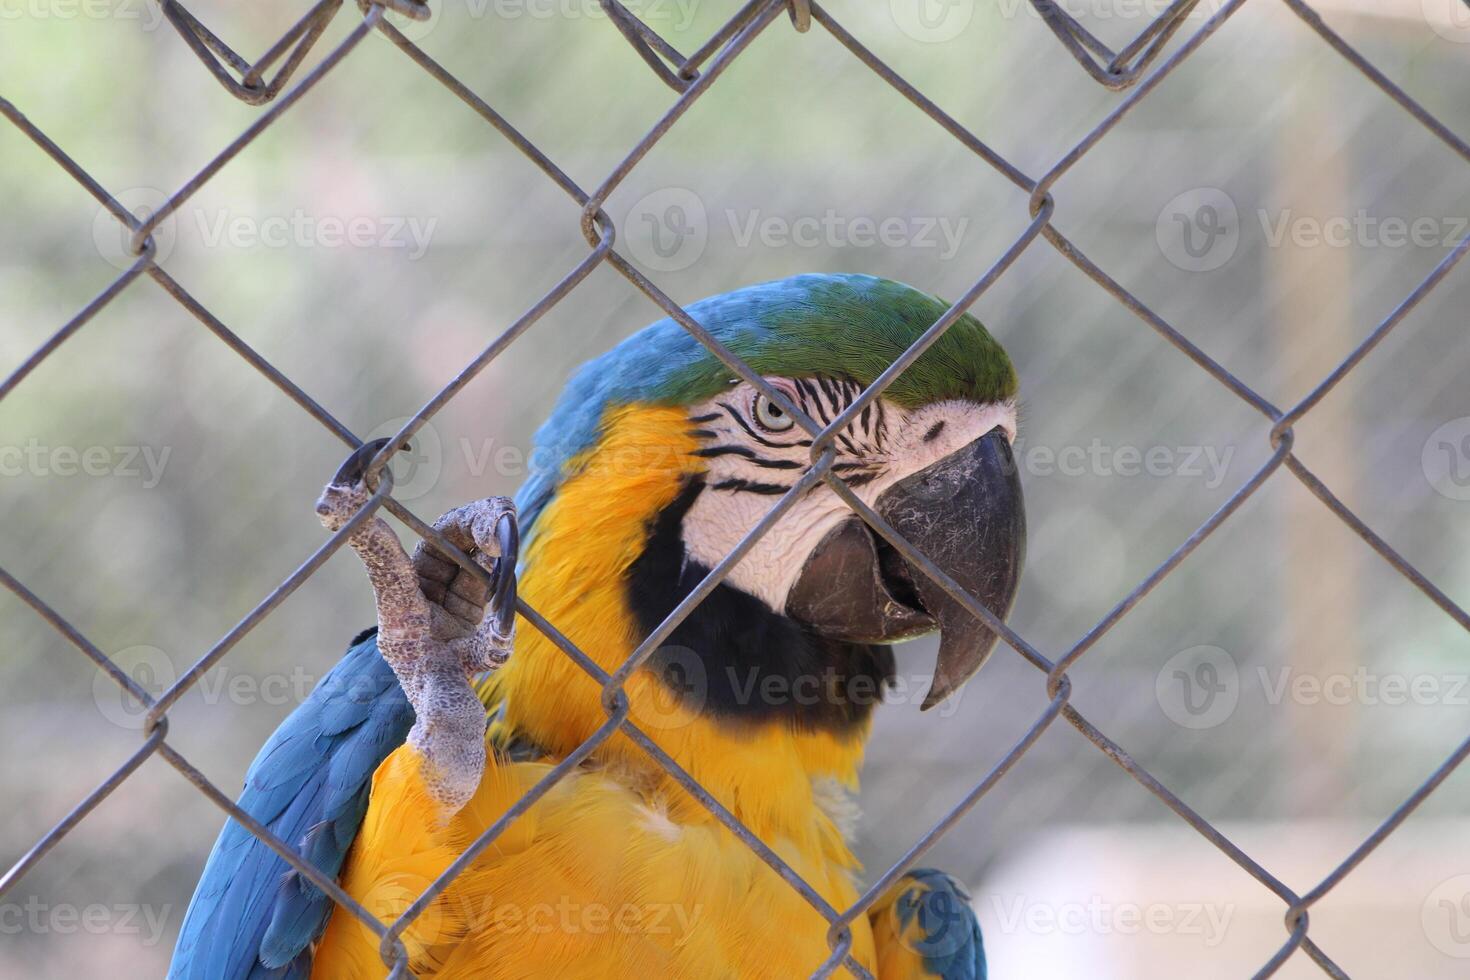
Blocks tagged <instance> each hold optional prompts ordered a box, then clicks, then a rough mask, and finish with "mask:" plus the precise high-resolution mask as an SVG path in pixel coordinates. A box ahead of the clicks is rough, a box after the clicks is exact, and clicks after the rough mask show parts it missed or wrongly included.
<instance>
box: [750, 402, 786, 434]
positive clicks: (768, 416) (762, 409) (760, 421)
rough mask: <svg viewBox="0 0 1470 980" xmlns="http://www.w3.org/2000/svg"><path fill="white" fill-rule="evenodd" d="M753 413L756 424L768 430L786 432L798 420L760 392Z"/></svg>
mask: <svg viewBox="0 0 1470 980" xmlns="http://www.w3.org/2000/svg"><path fill="white" fill-rule="evenodd" d="M752 414H754V415H755V421H756V424H757V425H759V426H760V427H761V428H762V429H765V430H766V431H767V432H785V431H786V430H788V429H790V428H791V427H792V426H793V425H795V424H796V420H795V419H793V418H792V417H791V416H790V415H787V414H786V411H785V409H783V408H782V407H781V406H780V405H777V404H776V403H775V402H773V401H771V400H770V399H769V398H767V397H766V396H765V395H762V394H759V393H757V394H756V396H755V406H754V411H753V413H752Z"/></svg>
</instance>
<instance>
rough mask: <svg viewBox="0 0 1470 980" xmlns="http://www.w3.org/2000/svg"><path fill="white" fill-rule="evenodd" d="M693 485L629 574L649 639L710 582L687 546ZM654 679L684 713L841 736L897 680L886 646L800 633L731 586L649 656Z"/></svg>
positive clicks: (861, 721)
mask: <svg viewBox="0 0 1470 980" xmlns="http://www.w3.org/2000/svg"><path fill="white" fill-rule="evenodd" d="M704 490H705V486H704V484H703V482H702V481H701V480H699V479H697V478H692V479H689V480H688V481H686V485H685V486H684V488H683V490H682V491H681V492H680V494H679V496H678V498H676V499H675V500H674V502H673V503H672V504H670V505H669V506H668V507H666V508H665V509H664V510H663V512H662V513H660V514H659V515H658V517H656V518H655V519H654V520H653V521H652V522H651V523H650V524H649V525H648V533H647V539H646V542H645V546H644V549H643V552H642V554H640V555H639V556H638V558H637V559H636V560H634V562H633V564H632V565H631V566H630V567H629V569H628V577H627V580H626V582H627V595H628V605H629V608H630V609H631V610H632V612H633V615H634V618H635V619H636V620H637V623H638V626H639V628H640V629H641V630H642V632H643V633H644V634H647V633H651V632H652V631H653V630H654V629H656V628H657V627H658V626H659V624H661V623H662V622H663V621H664V619H665V618H666V617H667V616H668V614H669V613H671V612H672V611H673V610H674V607H675V606H677V605H678V604H679V603H680V602H681V601H682V600H683V599H684V597H685V596H687V595H689V593H690V592H692V591H693V590H694V588H695V587H696V586H698V585H699V583H700V582H701V581H702V580H703V579H704V577H705V576H706V575H708V574H709V569H708V568H706V567H704V566H703V565H701V564H700V563H699V562H697V561H694V560H693V559H691V558H690V557H689V555H688V552H687V551H686V549H685V547H684V539H683V524H684V518H685V516H686V515H687V514H688V512H689V508H690V507H692V506H693V504H694V501H695V500H696V499H697V498H698V497H699V495H700V493H702V492H704ZM642 669H644V670H650V671H653V672H654V674H655V676H657V677H658V678H659V679H660V680H661V681H663V682H664V683H665V684H666V685H667V687H668V689H669V690H670V691H671V692H672V693H673V694H674V696H675V697H677V698H678V699H679V700H680V701H681V702H682V703H683V704H685V705H686V706H688V707H689V708H691V709H692V710H694V711H697V712H699V713H701V714H703V715H706V716H711V717H714V718H717V719H720V720H722V721H728V722H730V723H732V724H755V725H764V724H783V725H787V726H789V727H790V728H792V729H795V730H799V731H812V732H828V733H833V734H838V735H842V734H847V733H850V732H853V731H855V730H857V729H860V728H861V727H863V726H864V725H866V724H867V721H868V718H869V716H870V715H871V714H872V710H873V707H874V706H875V705H876V704H878V703H879V702H880V701H881V700H882V698H883V692H884V691H885V690H886V689H887V687H888V685H889V684H890V683H891V681H892V679H893V675H894V660H893V652H892V650H890V649H889V648H888V647H886V646H868V645H864V644H851V643H839V642H837V641H834V640H825V639H823V638H821V637H818V636H816V635H814V634H812V633H809V632H807V631H806V630H804V629H803V628H802V627H801V626H800V624H798V623H797V622H796V621H795V620H793V619H791V618H790V617H789V616H786V615H784V614H782V613H778V612H775V611H773V610H772V609H771V608H770V607H769V606H767V605H766V604H765V603H764V602H762V601H761V600H760V599H757V598H756V597H755V596H752V595H750V594H748V593H746V592H742V591H741V590H739V589H737V588H735V587H734V586H732V585H729V584H728V583H723V582H722V583H721V584H719V585H717V586H715V588H714V590H713V591H712V592H711V593H710V594H709V595H708V596H707V597H706V598H705V600H704V601H703V602H701V603H700V604H699V605H698V606H696V607H695V608H694V611H693V612H691V613H690V614H689V616H688V617H687V618H685V620H684V621H683V622H682V623H680V624H679V625H678V626H677V627H676V628H675V629H674V631H673V633H671V634H670V635H669V638H668V639H667V640H666V641H665V642H664V645H663V646H661V647H660V648H659V649H658V650H655V651H654V653H653V655H652V656H651V657H650V658H649V660H648V662H647V664H645V666H644V667H643V668H642Z"/></svg>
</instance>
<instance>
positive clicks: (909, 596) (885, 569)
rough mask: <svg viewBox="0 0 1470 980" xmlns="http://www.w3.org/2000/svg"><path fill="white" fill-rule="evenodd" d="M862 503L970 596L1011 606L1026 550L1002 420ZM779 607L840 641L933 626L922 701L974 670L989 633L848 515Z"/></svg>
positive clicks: (998, 611)
mask: <svg viewBox="0 0 1470 980" xmlns="http://www.w3.org/2000/svg"><path fill="white" fill-rule="evenodd" d="M873 509H874V510H876V511H877V512H878V515H879V516H880V517H882V518H883V519H884V520H885V521H887V522H888V523H889V524H890V525H892V527H893V529H894V530H895V531H897V532H898V533H899V535H901V536H902V537H903V538H904V539H905V540H907V541H909V542H910V543H911V544H913V546H914V547H915V548H917V549H918V551H919V552H920V553H921V554H923V555H926V556H927V557H928V558H929V559H931V560H932V561H933V562H934V564H935V565H937V566H938V567H939V569H940V570H941V571H943V572H944V573H945V574H947V575H948V576H949V577H950V578H952V579H954V581H955V582H956V583H958V584H959V586H960V587H961V588H962V589H964V590H965V591H966V592H968V593H969V594H970V595H972V596H974V597H975V598H976V599H978V600H979V601H980V603H981V605H983V606H985V608H987V609H989V610H990V611H991V612H992V613H994V614H995V615H996V616H998V617H1000V618H1001V619H1004V618H1005V617H1006V615H1007V614H1008V613H1009V612H1010V609H1011V602H1012V600H1014V599H1015V597H1016V586H1017V584H1018V583H1019V581H1020V578H1021V564H1022V562H1023V560H1024V558H1025V553H1026V512H1025V507H1024V505H1023V504H1022V502H1021V481H1020V477H1019V473H1018V472H1017V467H1016V463H1015V459H1014V457H1012V455H1011V447H1010V443H1009V442H1008V441H1007V440H1006V436H1005V432H1004V431H1003V430H1001V429H1000V428H999V427H997V428H995V429H992V430H991V431H990V432H989V433H987V434H986V435H984V436H981V437H980V438H979V439H976V440H975V441H974V442H972V443H970V444H969V445H968V446H966V447H965V448H963V449H961V450H959V451H957V452H954V453H952V454H950V455H949V456H946V457H945V458H943V459H941V460H939V461H938V462H936V463H933V464H932V465H930V466H928V467H926V468H925V469H922V470H920V471H919V472H917V473H914V474H913V475H911V476H908V477H905V478H904V479H903V480H900V481H899V482H898V483H896V484H894V485H893V486H891V487H889V488H888V489H887V490H885V491H883V493H882V494H881V495H879V497H878V499H877V501H876V503H875V504H874V507H873ZM786 612H787V614H788V615H789V616H791V617H792V618H793V619H795V620H797V621H798V622H800V623H802V624H803V625H805V626H806V627H808V628H809V629H811V630H813V631H814V632H816V633H818V634H819V635H822V636H825V637H829V638H832V639H836V640H842V641H845V642H850V643H893V642H896V641H898V640H906V639H909V638H911V637H915V636H920V635H923V634H925V633H930V632H933V631H934V630H935V629H938V630H939V660H938V662H937V664H936V667H935V672H934V681H933V683H932V684H931V685H930V687H929V692H928V693H927V694H926V695H925V697H924V703H923V710H926V711H927V710H928V709H929V708H932V707H934V706H935V705H936V704H939V703H940V702H942V701H943V700H945V699H946V698H947V697H949V696H950V695H951V694H953V693H954V692H955V691H957V690H959V688H960V687H961V686H962V685H963V684H964V683H965V681H967V680H969V679H970V678H971V677H972V676H973V675H974V673H975V672H976V671H977V670H979V669H980V667H981V666H982V665H983V664H984V663H985V661H986V659H987V658H988V657H989V656H990V651H991V650H992V649H994V647H995V642H996V639H997V636H996V633H995V631H994V630H992V629H991V628H990V627H989V626H986V625H985V623H984V622H982V621H981V620H980V619H979V618H978V617H976V616H974V615H972V614H971V613H970V611H969V610H968V609H966V608H965V607H964V605H962V604H961V603H960V602H958V601H957V600H956V599H954V598H953V597H952V596H951V595H950V594H949V593H948V592H946V591H944V589H943V588H941V587H940V586H939V585H938V584H937V583H936V582H934V581H933V580H932V579H931V578H930V577H929V576H928V575H926V574H924V573H923V572H922V571H920V570H919V569H918V568H915V567H914V566H913V565H911V564H910V563H909V562H908V561H906V560H905V559H904V558H902V557H901V556H900V555H899V553H898V552H897V551H896V550H895V549H894V548H893V547H892V546H891V545H889V544H888V543H887V542H886V541H884V540H883V539H881V538H879V537H878V536H877V535H876V534H874V533H873V532H872V531H871V530H870V529H869V528H868V526H867V525H866V524H864V523H863V522H862V521H861V520H860V519H859V518H857V517H853V518H850V519H848V520H845V521H843V522H842V523H841V524H839V525H838V526H837V527H836V528H834V529H833V530H832V531H831V532H829V533H828V534H827V536H826V537H825V538H823V539H822V541H821V542H819V543H818V545H817V547H816V548H814V549H813V550H812V553H811V555H810V557H809V558H808V559H807V563H806V565H805V567H804V568H803V569H802V573H801V575H800V577H799V578H798V579H797V582H796V584H795V585H794V586H793V587H792V589H791V593H790V595H789V596H788V597H787V601H786Z"/></svg>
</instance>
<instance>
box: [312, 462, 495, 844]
mask: <svg viewBox="0 0 1470 980" xmlns="http://www.w3.org/2000/svg"><path fill="white" fill-rule="evenodd" d="M385 445H387V440H384V439H379V440H374V441H373V442H369V443H365V444H364V445H362V446H360V447H358V448H357V449H356V450H354V451H353V453H352V454H351V455H350V456H349V457H348V458H347V460H346V462H344V463H343V464H342V466H341V468H339V469H338V471H337V473H336V475H335V476H334V477H333V478H332V482H331V483H329V484H328V485H327V486H326V488H325V489H324V490H323V491H322V495H321V497H320V498H319V499H318V500H317V504H316V512H317V516H318V517H319V518H320V520H321V522H322V524H323V526H325V527H326V528H327V529H328V530H330V531H336V530H339V529H340V528H342V527H343V526H344V525H346V524H347V522H348V521H350V520H351V519H352V517H353V515H355V514H356V513H357V512H358V511H359V510H361V509H362V508H363V507H364V506H365V505H366V504H367V503H368V501H369V500H370V499H371V498H372V493H373V492H372V490H370V489H369V488H368V487H367V485H366V484H365V482H364V481H363V477H364V475H365V473H366V469H367V465H368V463H369V462H370V461H371V460H372V459H373V457H374V456H376V455H377V454H378V453H379V452H380V451H382V448H383V447H384V446H385ZM434 528H435V530H437V531H438V532H439V533H440V534H442V535H443V536H444V538H445V539H446V540H448V541H449V543H450V544H452V545H454V547H456V548H458V549H460V550H461V551H463V552H464V553H465V554H468V555H470V556H471V557H472V558H474V560H475V561H476V563H477V564H479V565H480V567H481V568H483V569H485V571H486V572H488V573H489V576H490V582H489V584H487V583H486V582H485V581H484V580H483V579H482V578H481V577H480V576H478V575H475V574H473V573H471V572H468V571H466V570H464V569H462V568H461V567H460V566H459V565H458V564H457V563H456V562H455V561H454V560H453V559H452V558H450V557H449V556H448V554H447V553H446V552H445V551H443V550H442V549H441V548H440V547H439V546H438V545H437V544H436V543H434V542H432V541H421V542H419V544H418V547H417V548H415V549H414V554H413V558H412V559H410V558H409V556H408V554H407V553H406V552H405V551H404V550H403V545H402V544H401V543H400V542H399V540H398V536H397V535H395V534H394V533H393V530H392V528H390V527H389V526H388V524H387V523H386V522H385V521H383V520H382V519H381V518H379V517H377V516H373V517H372V518H370V519H369V520H367V521H365V522H364V523H363V525H362V526H361V527H360V528H358V529H357V530H356V531H355V532H354V533H353V534H352V535H351V537H349V538H348V540H347V543H348V544H349V545H350V546H351V547H352V549H353V551H355V552H356V553H357V556H358V558H359V559H361V561H362V563H363V566H364V568H366V570H367V575H368V581H369V583H370V584H371V585H372V588H373V596H374V599H375V601H376V603H377V611H378V651H379V653H381V654H382V657H383V659H384V661H386V662H387V664H388V666H390V667H391V668H392V669H393V673H394V674H395V675H396V676H397V677H398V683H399V685H400V686H401V687H402V688H403V691H404V694H405V695H407V697H408V701H409V703H410V704H411V705H412V706H413V709H414V714H415V719H416V720H415V722H414V726H413V729H412V730H411V731H410V732H409V735H408V742H409V744H410V745H411V746H413V748H414V749H415V750H416V751H417V752H418V753H419V756H420V759H421V761H422V770H421V771H422V774H423V777H424V783H425V787H426V789H427V790H428V793H429V796H430V797H431V798H432V799H433V800H434V801H435V802H436V803H438V804H439V805H440V807H441V808H442V810H443V812H444V815H445V816H448V815H450V814H453V813H454V812H456V811H457V810H458V809H459V808H460V807H462V806H464V804H465V803H467V802H468V801H469V799H470V797H471V796H473V795H474V792H475V790H476V789H477V788H478V786H479V784H480V778H481V776H482V775H483V773H484V769H485V724H486V714H485V707H484V705H483V704H482V703H481V702H480V699H479V697H478V696H477V695H476V694H475V689H474V687H473V685H472V684H471V682H470V678H471V677H472V676H473V675H475V674H479V673H483V672H485V671H491V670H495V669H496V668H498V667H500V666H501V665H503V664H504V663H505V662H506V660H507V659H508V658H509V657H510V653H511V650H512V648H513V647H514V644H515V601H516V599H515V597H516V590H515V565H516V558H517V551H518V548H519V535H518V532H517V528H516V514H515V505H514V504H513V503H512V502H511V501H510V500H509V499H508V498H506V497H490V498H487V499H485V500H478V501H475V502H474V503H471V504H466V505H465V506H463V507H457V508H455V509H454V510H451V511H450V512H449V513H447V514H445V515H444V516H442V517H440V518H439V519H438V520H437V521H435V522H434ZM487 608H488V611H489V613H490V615H488V616H487V615H486V612H487Z"/></svg>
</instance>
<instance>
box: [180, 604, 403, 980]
mask: <svg viewBox="0 0 1470 980" xmlns="http://www.w3.org/2000/svg"><path fill="white" fill-rule="evenodd" d="M412 725H413V709H412V708H411V707H410V706H409V704H408V701H407V699H406V698H404V696H403V692H402V690H401V689H400V688H399V687H398V681H397V678H395V677H394V676H393V672H392V671H391V670H390V669H389V668H388V665H387V664H386V663H384V662H383V658H382V657H380V656H379V655H378V646H377V638H376V637H375V636H374V635H373V633H372V631H370V632H369V633H366V634H363V635H361V636H359V637H358V638H357V639H356V640H354V641H353V645H352V647H351V648H350V649H349V650H348V651H347V655H346V656H345V657H343V658H342V660H341V661H340V662H339V663H338V664H337V665H336V666H335V667H333V668H332V670H331V671H330V672H329V673H328V674H327V676H326V677H324V678H322V680H321V683H319V684H318V685H317V686H316V689H315V690H313V691H312V692H311V696H310V697H308V698H307V699H306V701H305V702H303V703H302V705H301V707H299V708H297V709H296V710H295V711H294V712H292V713H291V716H290V717H289V718H287V719H286V720H285V722H283V723H282V725H281V727H280V728H278V729H276V732H275V734H274V735H272V736H271V738H270V741H268V742H266V744H265V746H264V747H263V748H262V749H261V750H260V753H259V754H258V755H257V756H256V757H255V761H254V762H253V763H251V766H250V770H249V772H248V773H246V776H245V791H244V793H243V794H241V796H240V806H241V808H242V809H244V810H245V812H246V813H249V814H250V815H251V816H252V817H254V818H255V819H256V820H259V821H260V822H261V823H262V824H264V825H265V826H266V827H268V828H269V829H270V830H271V831H272V832H273V833H274V834H276V835H277V836H278V837H280V838H281V839H282V840H284V841H286V842H288V843H290V844H292V845H293V846H295V847H296V848H297V850H298V853H300V854H301V855H302V856H303V857H304V858H305V859H306V860H307V861H309V862H310V863H311V864H313V865H314V866H316V867H317V868H320V869H321V870H322V871H323V872H324V873H325V874H326V875H328V876H329V877H336V875H337V874H338V872H339V871H340V870H341V868H342V862H343V860H344V859H345V858H346V856H347V850H348V848H349V847H350V846H351V845H352V841H353V839H354V838H355V837H356V836H357V831H358V828H359V827H360V826H361V824H362V818H363V815H364V814H365V813H366V812H367V803H368V791H369V788H370V786H371V782H372V777H373V773H374V772H375V771H376V770H377V768H378V766H379V764H381V763H382V761H383V760H384V759H386V758H387V757H388V755H389V754H390V753H391V752H392V751H393V750H394V749H395V748H397V747H398V746H399V745H401V744H403V740H404V739H405V738H406V737H407V736H408V730H409V728H410V727H412ZM331 911H332V903H331V901H330V900H329V899H328V898H327V897H326V896H325V895H324V894H322V892H321V890H320V889H318V888H316V887H315V886H314V885H312V884H311V883H310V882H308V881H306V880H305V879H304V878H302V877H301V875H300V874H298V873H296V872H295V871H293V870H292V869H291V868H290V866H289V865H288V864H286V862H285V861H284V860H282V859H281V858H280V857H279V856H277V855H276V854H275V852H273V851H272V850H271V849H270V848H268V847H266V846H265V845H264V844H262V843H260V841H258V840H256V839H255V837H254V835H252V834H251V833H250V832H249V831H248V830H246V829H245V828H244V827H242V826H240V825H239V824H238V823H236V822H235V821H234V820H230V821H228V822H227V823H226V824H225V828H224V830H223V831H221V832H220V836H219V839H218V840H217V841H216V842H215V845H214V850H213V851H211V852H210V855H209V860H208V862H206V863H205V865H204V874H203V876H202V877H201V878H200V880H199V886H198V888H197V889H196V890H195V892H194V898H193V900H192V901H191V902H190V903H189V910H188V912H187V913H185V915H184V924H183V927H182V928H181V929H180V931H179V940H178V944H177V945H176V946H175V948H174V959H173V964H172V966H171V967H170V968H169V974H168V975H169V978H170V980H237V978H239V980H247V978H248V980H267V978H269V980H294V978H298V977H299V978H305V977H306V976H308V975H309V974H310V972H311V944H312V942H313V941H315V940H316V939H317V938H318V937H319V936H320V935H321V933H322V930H323V929H324V928H325V927H326V923H327V917H328V916H329V915H330V914H331Z"/></svg>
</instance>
